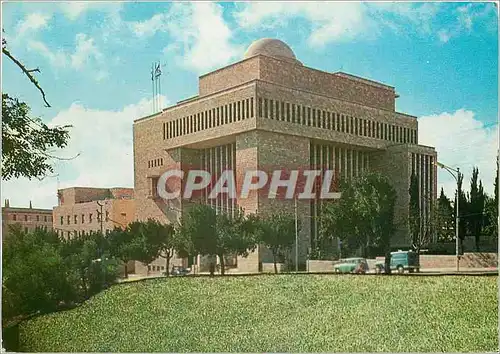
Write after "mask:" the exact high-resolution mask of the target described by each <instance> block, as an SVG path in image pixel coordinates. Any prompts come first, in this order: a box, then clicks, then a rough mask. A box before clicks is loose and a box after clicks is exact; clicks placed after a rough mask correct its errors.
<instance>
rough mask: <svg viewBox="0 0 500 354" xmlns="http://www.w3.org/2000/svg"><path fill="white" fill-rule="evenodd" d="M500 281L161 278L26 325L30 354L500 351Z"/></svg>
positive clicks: (23, 339) (24, 347)
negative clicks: (499, 294) (87, 353)
mask: <svg viewBox="0 0 500 354" xmlns="http://www.w3.org/2000/svg"><path fill="white" fill-rule="evenodd" d="M497 306H498V300H497V277H496V276H490V277H480V276H477V277H472V276H468V277H467V276H462V277H459V276H456V277H455V276H450V277H432V276H429V277H425V276H415V277H401V276H392V277H382V276H334V275H325V276H321V275H295V276H294V275H278V276H266V275H262V276H254V277H223V278H221V277H216V278H208V277H207V278H189V277H188V278H171V279H153V280H147V281H142V282H136V283H127V284H122V285H118V286H114V287H113V288H111V289H108V290H107V291H105V292H103V293H101V294H99V295H97V296H95V297H94V298H92V299H91V300H90V301H88V302H86V303H85V304H84V305H82V306H81V307H79V308H77V309H74V310H71V311H66V312H60V313H57V314H51V315H48V316H44V317H39V318H36V319H33V320H30V321H28V322H26V323H24V324H23V325H22V326H21V328H20V341H21V348H20V349H21V350H23V351H31V352H38V351H52V352H54V351H68V352H70V351H80V352H85V351H93V352H158V351H161V352H185V351H189V352H264V351H266V352H276V351H278V352H304V351H306V352H319V351H322V352H325V351H327V352H335V351H337V352H338V351H341V352H364V351H367V352H372V351H392V352H408V351H426V352H432V351H434V352H442V351H450V352H451V351H453V352H458V351H460V352H462V351H478V352H485V351H496V350H497V349H498V330H497V324H498V310H497Z"/></svg>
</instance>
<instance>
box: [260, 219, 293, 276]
mask: <svg viewBox="0 0 500 354" xmlns="http://www.w3.org/2000/svg"><path fill="white" fill-rule="evenodd" d="M258 237H259V238H258V239H259V241H260V243H262V244H264V245H265V246H266V247H267V248H269V250H271V252H272V254H273V263H274V272H275V273H278V268H277V261H278V259H279V258H281V257H284V256H285V255H286V254H287V253H288V252H289V251H290V250H291V248H292V246H293V245H294V243H295V218H294V216H293V215H291V214H288V213H286V212H280V213H277V214H273V215H269V216H267V217H265V218H261V219H260V221H259V232H258Z"/></svg>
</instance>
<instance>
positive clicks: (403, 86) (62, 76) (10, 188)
mask: <svg viewBox="0 0 500 354" xmlns="http://www.w3.org/2000/svg"><path fill="white" fill-rule="evenodd" d="M2 10H3V11H2V13H3V19H2V20H3V27H4V29H5V32H6V33H5V35H6V38H7V40H8V45H9V49H10V50H11V52H13V53H14V54H15V55H16V56H17V57H18V58H20V59H22V61H23V62H24V63H26V65H27V66H28V67H39V68H40V69H41V70H42V73H41V74H38V79H39V81H40V83H41V84H42V85H43V87H44V89H45V91H46V92H47V97H48V100H49V102H50V103H51V105H52V108H45V107H43V102H42V100H41V97H40V95H39V94H38V92H37V91H36V89H35V88H34V87H33V86H32V85H31V84H30V83H29V82H28V81H27V80H26V79H25V78H24V77H23V76H22V75H21V74H20V72H19V70H18V69H17V68H16V67H15V66H14V65H13V64H12V63H10V62H9V61H6V60H4V61H3V72H2V77H3V81H2V84H3V88H4V91H5V92H7V93H9V94H10V95H13V96H16V97H19V98H21V99H22V100H25V101H26V102H28V103H29V104H30V105H31V107H32V110H33V114H34V115H37V116H40V117H42V119H44V120H45V121H46V122H47V123H49V124H68V123H69V124H73V125H74V128H73V129H72V139H71V141H70V145H69V147H68V148H67V149H65V150H64V151H61V152H59V155H60V156H73V155H76V154H80V156H79V157H78V158H77V159H75V160H72V161H69V162H62V161H59V162H57V163H56V170H57V171H56V172H57V173H58V174H59V178H58V179H55V178H47V179H45V180H43V181H37V180H35V181H27V180H24V179H20V180H13V181H9V182H6V183H3V190H2V192H3V195H4V198H10V199H11V205H18V206H23V205H28V204H29V200H32V201H33V204H34V205H36V206H40V207H51V206H53V205H55V203H56V202H57V199H56V197H55V195H56V189H57V187H58V186H59V187H60V188H64V187H69V186H73V185H81V186H83V185H86V186H120V185H124V186H133V159H132V122H133V120H134V119H137V118H138V117H140V116H143V115H147V114H150V113H151V107H152V106H151V102H150V100H151V96H152V92H151V81H150V76H149V75H150V74H149V70H150V68H151V63H152V62H153V61H157V60H160V61H161V63H162V64H164V67H163V71H164V75H163V78H162V95H163V101H164V104H165V105H167V104H172V103H175V102H176V101H179V100H181V99H183V98H186V97H189V96H192V95H194V94H196V93H197V83H198V76H199V75H201V74H203V73H206V72H209V71H211V70H214V69H216V68H219V67H221V66H224V65H227V64H229V63H232V62H235V61H237V60H239V59H240V58H241V57H242V55H243V53H244V51H245V49H246V48H247V47H248V46H249V45H250V43H251V42H252V41H253V40H256V39H258V38H262V37H274V38H279V39H281V40H283V41H285V42H286V43H288V44H289V45H290V46H291V47H292V49H293V50H294V52H295V54H296V56H297V57H298V59H299V60H301V61H302V62H303V63H304V65H306V66H309V67H313V68H317V69H320V70H324V71H338V70H342V71H345V72H348V73H352V74H355V75H360V76H363V77H366V78H369V79H372V80H377V81H381V82H383V83H386V84H389V85H391V86H395V87H396V91H397V92H398V93H399V95H400V98H398V100H397V110H398V111H400V112H405V113H408V114H412V115H416V116H417V117H419V129H420V136H419V142H420V143H421V144H425V145H432V146H436V148H437V150H438V156H439V159H440V160H441V161H442V162H443V163H445V164H448V165H451V166H455V167H460V168H461V169H462V170H463V171H464V172H465V180H466V181H467V184H468V181H469V179H470V171H471V170H472V167H473V166H474V165H477V166H479V168H480V177H481V178H482V179H483V183H484V185H485V188H486V190H487V191H488V192H490V193H491V192H492V188H493V187H492V184H493V178H494V177H493V176H494V173H495V162H494V161H495V157H496V149H497V146H498V127H497V120H498V119H497V117H498V114H497V111H498V22H497V9H496V7H495V5H494V4H492V3H326V2H321V3H314V2H307V3H306V2H302V3H300V2H295V3H285V2H265V3H264V2H262V3H259V2H254V3H251V4H250V3H242V2H240V3H230V2H224V3H210V2H196V3H175V4H174V3H152V2H148V3H145V2H144V3H142V2H129V3H119V2H115V3H98V2H73V3H21V2H19V3H3V9H2ZM438 177H439V184H440V186H443V187H444V188H445V190H446V191H447V192H448V194H449V195H451V193H452V191H453V180H452V178H451V177H450V176H448V175H446V173H440V174H439V176H438Z"/></svg>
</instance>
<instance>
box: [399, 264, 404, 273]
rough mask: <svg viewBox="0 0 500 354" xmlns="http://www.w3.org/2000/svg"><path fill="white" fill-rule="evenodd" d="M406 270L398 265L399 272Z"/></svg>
mask: <svg viewBox="0 0 500 354" xmlns="http://www.w3.org/2000/svg"><path fill="white" fill-rule="evenodd" d="M404 272H405V269H404V268H403V266H401V265H400V266H398V273H399V274H403V273H404Z"/></svg>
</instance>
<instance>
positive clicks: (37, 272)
mask: <svg viewBox="0 0 500 354" xmlns="http://www.w3.org/2000/svg"><path fill="white" fill-rule="evenodd" d="M9 236H10V237H8V238H6V239H4V240H3V247H2V251H3V262H2V273H3V274H2V275H3V286H2V315H3V318H4V320H5V319H9V318H13V317H15V316H22V315H29V314H32V313H38V312H51V311H54V310H55V309H57V307H58V306H59V305H60V304H61V303H63V302H65V301H66V302H67V301H69V300H71V299H73V295H74V288H73V286H72V284H70V282H69V281H68V279H67V277H66V274H67V273H68V269H67V267H66V266H65V263H64V259H63V257H62V256H61V254H60V253H59V247H58V246H59V245H58V244H57V243H56V242H48V240H51V241H54V240H55V239H56V236H55V234H54V233H52V232H49V231H44V230H42V229H40V230H36V231H34V232H30V233H24V232H23V231H22V229H21V227H20V226H18V225H16V226H14V227H12V228H11V233H10V235H9Z"/></svg>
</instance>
